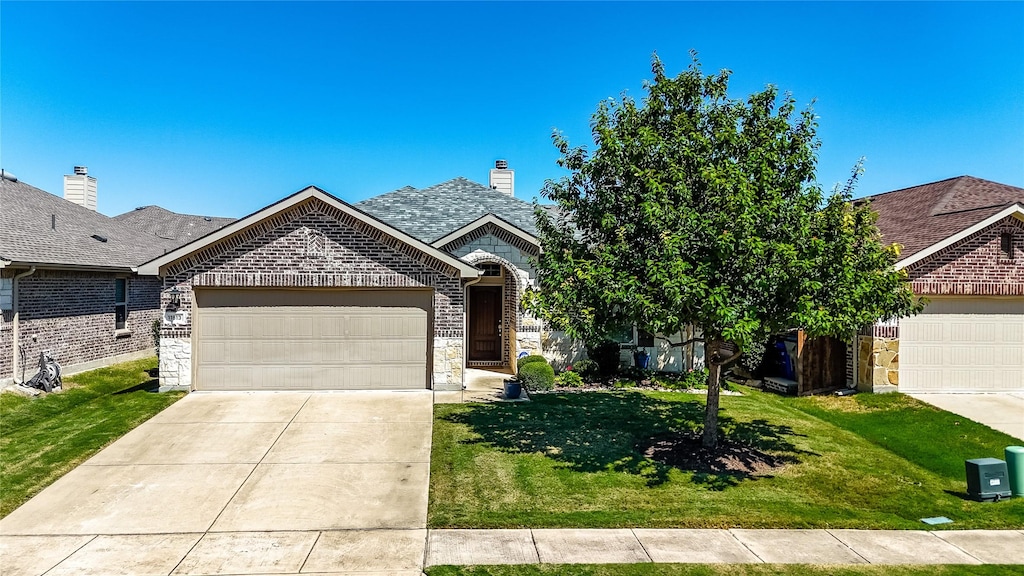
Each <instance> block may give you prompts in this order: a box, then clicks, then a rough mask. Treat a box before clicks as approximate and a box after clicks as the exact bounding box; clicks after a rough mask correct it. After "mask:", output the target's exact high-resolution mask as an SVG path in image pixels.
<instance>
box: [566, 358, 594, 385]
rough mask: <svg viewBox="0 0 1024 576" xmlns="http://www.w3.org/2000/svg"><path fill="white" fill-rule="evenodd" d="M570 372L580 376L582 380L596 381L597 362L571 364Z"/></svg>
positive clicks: (580, 361) (584, 361)
mask: <svg viewBox="0 0 1024 576" xmlns="http://www.w3.org/2000/svg"><path fill="white" fill-rule="evenodd" d="M572 371H573V372H575V373H577V374H579V375H580V376H582V377H583V379H584V380H596V379H597V377H598V375H599V373H598V369H597V362H594V361H593V360H590V359H583V360H577V361H576V362H573V364H572Z"/></svg>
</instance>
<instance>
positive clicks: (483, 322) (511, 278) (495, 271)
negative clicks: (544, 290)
mask: <svg viewBox="0 0 1024 576" xmlns="http://www.w3.org/2000/svg"><path fill="white" fill-rule="evenodd" d="M463 260H465V261H467V262H469V263H470V264H472V265H474V266H476V267H477V268H480V269H481V270H482V271H483V275H482V276H481V277H480V279H479V281H477V282H473V283H472V284H470V285H468V286H467V287H466V365H467V366H468V367H470V368H499V367H511V366H512V362H513V360H514V359H515V357H516V330H517V329H518V328H519V298H520V295H521V292H522V287H521V286H520V282H521V280H520V277H519V273H518V271H517V269H516V267H515V266H514V265H513V264H512V263H511V262H509V261H508V260H506V259H504V258H501V257H500V256H495V255H494V254H489V253H486V252H483V251H477V252H473V253H470V254H467V255H466V256H464V257H463Z"/></svg>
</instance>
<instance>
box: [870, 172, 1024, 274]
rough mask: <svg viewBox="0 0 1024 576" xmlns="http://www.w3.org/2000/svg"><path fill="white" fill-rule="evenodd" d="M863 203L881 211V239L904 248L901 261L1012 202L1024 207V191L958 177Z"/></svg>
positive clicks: (879, 217) (879, 221)
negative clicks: (1021, 204) (1019, 203)
mask: <svg viewBox="0 0 1024 576" xmlns="http://www.w3.org/2000/svg"><path fill="white" fill-rule="evenodd" d="M865 200H870V201H871V208H872V209H873V210H875V211H876V212H878V230H879V232H881V233H882V239H883V240H884V241H885V242H887V243H898V244H901V245H903V251H902V252H901V254H900V257H901V258H909V257H910V256H913V255H914V254H916V253H918V252H920V251H921V250H924V249H925V248H927V247H929V246H931V245H933V244H935V243H937V242H941V241H942V240H944V239H946V238H948V237H950V236H952V235H954V234H956V233H957V232H960V231H962V230H966V229H967V228H970V227H971V226H973V225H975V224H977V223H978V222H981V221H982V220H984V219H986V218H988V217H989V216H992V215H993V214H995V213H997V212H999V211H1000V210H1002V209H1003V208H1005V207H1006V206H1008V205H1010V204H1013V203H1015V202H1021V203H1024V188H1018V187H1016V186H1010V185H1007V184H1000V183H998V182H992V181H990V180H982V179H981V178H975V177H973V176H959V177H957V178H950V179H948V180H941V181H939V182H932V183H930V184H922V185H921V186H914V187H912V188H904V189H902V190H894V191H892V192H886V193H884V194H878V195H876V196H869V197H867V198H865Z"/></svg>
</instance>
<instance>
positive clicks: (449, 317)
mask: <svg viewBox="0 0 1024 576" xmlns="http://www.w3.org/2000/svg"><path fill="white" fill-rule="evenodd" d="M490 184H491V186H485V185H483V184H478V183H476V182H472V181H470V180H467V179H465V178H455V179H453V180H449V181H447V182H444V183H441V184H437V185H435V186H431V187H428V188H423V189H416V188H412V187H405V188H401V189H399V190H395V191H393V192H389V193H386V194H383V195H380V196H376V197H373V198H370V199H367V200H364V201H362V202H359V203H357V204H355V205H352V204H348V203H346V202H344V201H342V200H340V199H338V198H336V197H334V196H332V195H330V194H328V193H326V192H324V191H323V190H320V189H318V188H315V187H310V188H307V189H305V190H302V191H300V192H298V193H296V194H293V195H292V196H289V197H287V198H285V199H283V200H281V201H279V202H276V203H274V204H272V205H270V206H268V207H266V208H264V209H262V210H260V211H258V212H255V213H253V214H251V215H249V216H246V217H244V218H242V219H240V220H238V221H235V222H233V223H231V224H228V225H227V226H225V227H223V228H221V229H220V230H218V231H216V232H214V233H212V234H210V235H207V236H205V237H203V238H200V239H199V240H197V241H194V242H192V243H190V244H187V245H185V246H182V247H181V248H179V249H177V250H174V251H172V252H170V253H168V254H165V255H163V256H160V257H158V258H156V259H154V260H153V261H151V262H149V263H147V264H146V265H144V266H142V267H141V268H140V272H141V273H143V274H149V275H154V276H160V277H162V278H163V279H164V291H163V305H164V308H165V310H166V314H165V323H164V329H163V332H162V336H161V351H162V352H161V367H160V374H161V383H162V385H163V386H164V387H165V388H170V387H177V388H184V389H198V390H209V389H306V388H328V389H348V388H384V387H399V388H432V389H435V390H457V389H460V388H461V387H462V385H463V382H464V369H465V368H467V367H471V368H472V367H480V368H510V367H513V366H514V365H515V359H516V357H517V356H518V355H520V354H521V353H541V352H543V353H544V354H545V355H547V356H548V357H549V358H551V359H552V360H553V361H554V362H555V363H557V364H563V365H564V364H565V363H566V362H569V361H572V360H573V359H574V358H576V357H578V356H579V355H580V354H581V353H582V350H581V346H579V345H578V344H575V343H573V342H572V341H570V340H569V339H567V338H565V337H564V336H562V335H561V334H559V333H555V332H549V331H547V330H545V328H544V326H543V325H542V322H541V321H540V320H538V319H536V318H534V317H532V316H531V315H530V314H528V313H526V312H525V311H524V310H523V309H522V308H521V306H520V299H521V296H522V294H523V292H524V291H525V290H527V289H528V288H530V287H531V286H532V285H533V283H534V277H535V272H534V269H533V267H532V266H531V264H530V259H531V258H532V257H534V256H536V255H537V254H538V251H539V249H540V244H539V240H538V238H537V236H536V235H537V229H536V226H535V220H534V209H533V206H532V204H531V203H530V202H526V201H523V200H521V199H518V198H516V197H515V196H514V172H513V171H512V170H508V169H507V165H503V164H501V163H500V162H499V163H498V164H497V165H496V168H495V169H494V170H491V174H490ZM652 344H653V342H652ZM665 348H666V350H667V346H665ZM657 350H658V347H657V346H653V345H652V347H651V351H654V352H656V351H657ZM673 354H674V356H673ZM673 357H676V360H674V361H673V360H672V358H673ZM681 357H682V354H681V352H680V351H679V349H678V348H677V349H675V350H673V351H670V352H669V353H666V354H664V355H663V359H662V360H663V361H662V364H661V365H660V366H661V367H663V368H667V369H679V368H678V367H679V366H681Z"/></svg>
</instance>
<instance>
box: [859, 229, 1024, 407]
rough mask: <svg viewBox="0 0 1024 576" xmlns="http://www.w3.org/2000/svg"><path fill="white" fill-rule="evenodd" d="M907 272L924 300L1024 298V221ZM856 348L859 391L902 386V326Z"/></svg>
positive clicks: (871, 330) (865, 334)
mask: <svg viewBox="0 0 1024 576" xmlns="http://www.w3.org/2000/svg"><path fill="white" fill-rule="evenodd" d="M1003 233H1010V234H1012V235H1013V240H1014V243H1013V250H1012V252H1013V258H1006V256H1005V255H1004V253H1003V250H1002V247H1001V245H1000V239H1001V236H1002V234H1003ZM905 270H906V272H907V275H908V280H909V281H910V285H911V288H912V289H913V291H914V294H917V295H919V296H925V297H927V296H1024V222H1022V221H1021V220H1019V219H1017V218H1016V217H1013V216H1008V217H1006V218H1004V219H1003V220H1000V221H999V222H996V223H995V224H993V225H991V226H988V227H986V228H984V229H983V230H979V231H978V232H976V233H974V234H972V235H970V236H968V237H966V238H964V239H963V240H961V241H959V242H956V243H955V244H953V245H951V246H948V247H946V248H944V249H942V250H940V251H938V252H936V253H934V254H931V255H929V256H927V257H925V258H923V259H921V260H919V261H918V262H915V263H913V264H911V265H910V266H907V267H906V268H905ZM857 349H858V354H857V387H858V388H859V389H861V390H874V391H876V392H877V391H889V390H893V389H895V387H896V386H898V384H899V324H898V322H879V323H876V324H875V325H873V326H870V327H867V328H865V329H864V330H862V331H861V332H860V335H859V336H858V339H857ZM851 362H852V359H851ZM850 368H851V371H852V366H851V367H850Z"/></svg>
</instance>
